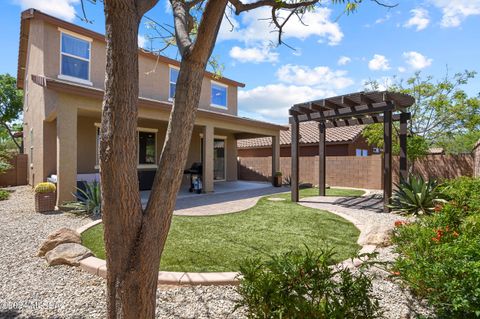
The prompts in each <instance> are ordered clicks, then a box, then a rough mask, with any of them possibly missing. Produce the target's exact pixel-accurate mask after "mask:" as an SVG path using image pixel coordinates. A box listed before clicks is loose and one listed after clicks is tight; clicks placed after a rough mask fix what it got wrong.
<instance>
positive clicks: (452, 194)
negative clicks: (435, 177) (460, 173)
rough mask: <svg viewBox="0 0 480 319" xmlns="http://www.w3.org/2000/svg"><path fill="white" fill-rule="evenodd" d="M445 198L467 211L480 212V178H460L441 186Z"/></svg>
mask: <svg viewBox="0 0 480 319" xmlns="http://www.w3.org/2000/svg"><path fill="white" fill-rule="evenodd" d="M440 191H441V192H442V194H443V196H444V197H445V198H446V199H447V200H450V201H452V202H454V203H455V204H456V205H457V206H459V207H463V208H464V210H466V211H477V212H478V211H480V178H471V177H460V178H456V179H452V180H448V181H445V182H444V183H443V184H442V185H441V186H440Z"/></svg>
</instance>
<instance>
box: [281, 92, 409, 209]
mask: <svg viewBox="0 0 480 319" xmlns="http://www.w3.org/2000/svg"><path fill="white" fill-rule="evenodd" d="M414 103H415V99H414V98H413V97H412V96H410V95H407V94H402V93H397V92H389V91H381V92H379V91H372V92H357V93H352V94H347V95H341V96H335V97H330V98H327V99H323V100H315V101H310V102H305V103H300V104H295V105H294V106H293V107H291V108H290V125H291V126H292V129H291V132H292V139H291V141H292V143H291V145H292V153H291V155H292V173H291V181H292V201H293V202H298V200H299V193H298V186H299V149H298V144H299V140H300V130H299V128H300V123H302V122H307V121H316V122H318V128H319V130H318V131H319V153H318V154H319V168H318V169H319V174H318V175H319V181H318V188H319V195H320V196H325V181H326V178H325V177H326V172H325V169H326V167H325V164H326V160H325V154H326V153H325V135H326V131H325V129H326V128H330V127H341V126H351V125H362V124H372V123H383V137H384V157H383V160H384V165H383V198H384V210H385V211H388V208H387V204H388V203H389V202H390V198H391V197H392V122H393V121H400V132H399V135H400V176H401V177H402V178H407V121H408V120H409V119H410V113H408V111H407V110H408V107H410V106H412V105H413V104H414Z"/></svg>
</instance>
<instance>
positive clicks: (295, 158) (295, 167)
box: [290, 117, 300, 202]
mask: <svg viewBox="0 0 480 319" xmlns="http://www.w3.org/2000/svg"><path fill="white" fill-rule="evenodd" d="M290 125H291V127H292V141H291V147H292V151H291V157H292V173H291V175H290V180H291V184H292V185H291V188H292V189H291V194H292V202H298V201H299V194H298V183H299V176H298V173H299V155H298V141H299V138H300V132H299V129H300V127H299V124H298V121H296V120H295V118H293V117H290Z"/></svg>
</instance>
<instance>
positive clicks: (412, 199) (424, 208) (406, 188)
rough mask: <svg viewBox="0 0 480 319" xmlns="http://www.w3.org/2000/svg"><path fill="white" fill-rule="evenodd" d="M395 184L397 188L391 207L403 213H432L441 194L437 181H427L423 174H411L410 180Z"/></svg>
mask: <svg viewBox="0 0 480 319" xmlns="http://www.w3.org/2000/svg"><path fill="white" fill-rule="evenodd" d="M395 186H396V187H397V189H396V190H395V192H394V194H393V196H392V201H391V204H390V205H389V207H390V208H392V209H394V210H395V211H398V212H399V213H401V214H413V215H424V214H427V215H428V214H431V213H432V212H433V211H434V210H435V203H436V202H437V201H439V199H440V195H441V193H440V191H439V189H438V184H437V182H436V181H434V180H428V181H425V180H424V179H423V178H422V177H421V176H418V177H415V176H413V175H410V177H409V179H408V181H401V182H400V184H395Z"/></svg>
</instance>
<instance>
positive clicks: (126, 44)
mask: <svg viewBox="0 0 480 319" xmlns="http://www.w3.org/2000/svg"><path fill="white" fill-rule="evenodd" d="M104 10H105V26H106V30H105V31H106V40H107V64H106V73H105V95H104V99H103V107H102V126H101V134H100V176H101V191H102V212H103V222H104V226H105V249H106V255H107V260H106V261H107V268H108V274H107V286H108V296H107V298H108V299H107V306H108V317H109V318H135V317H136V315H137V314H138V315H139V317H136V318H149V317H152V314H153V313H154V311H155V307H154V305H153V306H152V305H151V301H150V300H151V299H154V298H155V290H153V295H152V291H151V290H152V289H146V287H145V285H144V283H145V281H146V276H147V275H146V274H142V275H141V276H139V277H138V278H135V279H136V281H137V283H136V285H135V284H134V283H133V282H132V270H133V267H134V266H136V265H135V263H136V257H135V252H136V250H137V247H136V246H137V245H138V243H137V241H138V237H139V235H138V234H139V233H140V232H141V226H142V207H141V201H140V193H139V188H138V178H137V155H136V154H137V135H136V134H137V101H138V51H137V50H138V39H137V36H138V26H139V22H140V18H139V17H138V15H137V14H136V8H135V3H134V1H133V0H130V1H129V0H122V1H118V0H114V1H105V4H104ZM141 290H142V291H141ZM145 299H149V301H146V300H145ZM139 309H142V310H143V311H142V312H138V313H137V311H138V310H139ZM144 314H148V316H147V315H144Z"/></svg>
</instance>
